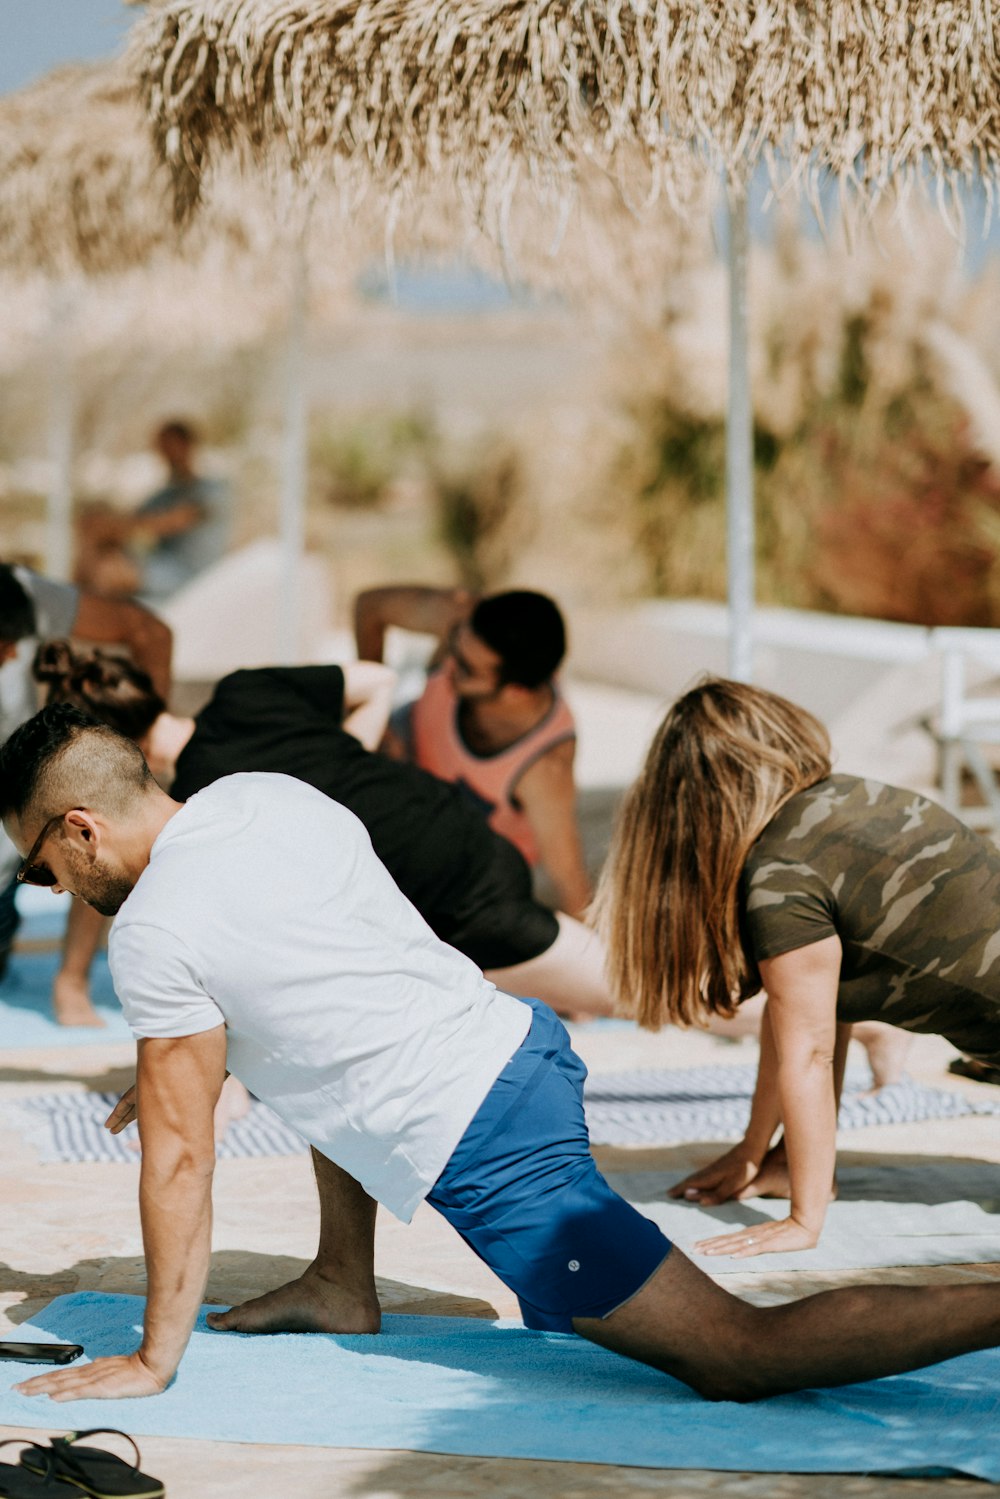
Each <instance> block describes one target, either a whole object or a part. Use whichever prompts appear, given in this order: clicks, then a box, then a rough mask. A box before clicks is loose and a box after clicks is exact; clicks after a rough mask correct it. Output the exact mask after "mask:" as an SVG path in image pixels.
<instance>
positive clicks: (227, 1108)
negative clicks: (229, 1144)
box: [214, 1073, 250, 1144]
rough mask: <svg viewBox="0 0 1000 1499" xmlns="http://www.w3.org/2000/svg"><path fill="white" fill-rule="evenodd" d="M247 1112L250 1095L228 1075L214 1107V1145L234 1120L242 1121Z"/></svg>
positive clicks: (248, 1110)
mask: <svg viewBox="0 0 1000 1499" xmlns="http://www.w3.org/2000/svg"><path fill="white" fill-rule="evenodd" d="M249 1112H250V1094H249V1093H248V1092H247V1090H246V1088H244V1086H243V1084H242V1083H241V1082H240V1080H239V1078H238V1077H233V1075H232V1073H230V1075H229V1076H228V1077H227V1078H226V1081H225V1082H224V1083H223V1085H222V1092H221V1093H220V1094H219V1101H218V1103H217V1104H216V1105H215V1120H214V1123H215V1143H216V1144H218V1143H219V1141H220V1140H221V1139H222V1137H223V1135H224V1134H225V1133H226V1130H227V1129H228V1128H229V1126H230V1125H231V1124H232V1122H233V1120H234V1119H243V1118H245V1117H246V1115H247V1114H248V1113H249Z"/></svg>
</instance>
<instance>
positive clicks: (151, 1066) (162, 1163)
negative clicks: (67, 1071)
mask: <svg viewBox="0 0 1000 1499" xmlns="http://www.w3.org/2000/svg"><path fill="white" fill-rule="evenodd" d="M225 1080H226V1028H225V1026H222V1025H219V1026H215V1027H214V1029H212V1030H210V1031H202V1032H201V1033H200V1034H198V1035H196V1036H183V1037H179V1038H177V1039H171V1040H144V1041H140V1042H139V1065H138V1074H137V1097H138V1105H139V1139H140V1141H141V1143H142V1168H141V1173H140V1177H139V1215H140V1218H141V1220H142V1243H143V1249H144V1252H145V1255H146V1275H147V1285H148V1291H147V1301H146V1318H145V1325H144V1329H143V1339H142V1346H141V1347H140V1349H139V1356H140V1358H141V1359H142V1361H143V1363H144V1364H146V1366H147V1367H148V1368H150V1369H151V1370H152V1371H153V1372H154V1374H156V1376H157V1377H158V1378H159V1379H161V1380H162V1381H163V1382H164V1383H166V1382H167V1381H168V1380H169V1379H170V1378H171V1377H172V1376H173V1374H174V1371H175V1370H176V1368H177V1365H178V1364H179V1363H180V1360H181V1355H182V1353H183V1352H184V1349H185V1347H186V1346H187V1341H188V1338H189V1337H190V1336H191V1329H192V1327H193V1326H194V1322H195V1318H196V1317H197V1315H198V1308H199V1307H200V1306H201V1301H202V1297H203V1295H204V1293H205V1282H206V1281H207V1279H208V1266H209V1258H210V1255H211V1249H212V1176H213V1173H214V1171H215V1131H214V1123H213V1115H214V1111H215V1105H216V1104H217V1103H218V1101H219V1094H220V1093H221V1092H222V1085H223V1083H224V1082H225Z"/></svg>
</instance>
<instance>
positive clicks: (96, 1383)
mask: <svg viewBox="0 0 1000 1499" xmlns="http://www.w3.org/2000/svg"><path fill="white" fill-rule="evenodd" d="M168 1384H169V1380H165V1379H161V1378H160V1377H159V1375H156V1374H154V1373H153V1371H152V1369H150V1368H148V1367H147V1366H146V1365H145V1364H144V1363H143V1361H142V1359H141V1358H140V1357H139V1355H138V1354H137V1353H131V1354H129V1355H128V1357H121V1358H97V1359H95V1360H94V1362H93V1363H92V1364H83V1365H81V1366H80V1368H78V1369H58V1370H56V1371H54V1372H52V1373H49V1374H36V1375H35V1377H34V1378H33V1379H26V1380H25V1381H24V1383H23V1384H19V1385H15V1386H14V1388H15V1390H17V1392H18V1394H19V1395H48V1397H49V1399H50V1400H56V1401H60V1402H61V1401H64V1400H128V1399H130V1398H134V1397H139V1396H142V1395H159V1394H160V1392H161V1390H165V1389H166V1387H167V1385H168Z"/></svg>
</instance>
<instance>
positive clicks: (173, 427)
mask: <svg viewBox="0 0 1000 1499" xmlns="http://www.w3.org/2000/svg"><path fill="white" fill-rule="evenodd" d="M156 436H157V439H158V440H161V439H163V438H165V437H176V438H177V440H178V442H188V443H191V445H192V446H193V445H194V444H195V443H196V442H197V441H198V434H197V432H196V431H195V430H194V428H193V427H192V426H191V425H190V423H188V422H181V421H170V422H164V423H163V425H162V426H161V427H158V428H157V431H156Z"/></svg>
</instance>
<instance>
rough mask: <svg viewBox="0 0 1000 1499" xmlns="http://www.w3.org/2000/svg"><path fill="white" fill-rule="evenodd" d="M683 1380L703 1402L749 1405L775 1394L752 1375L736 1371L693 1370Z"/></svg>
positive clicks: (683, 1376)
mask: <svg viewBox="0 0 1000 1499" xmlns="http://www.w3.org/2000/svg"><path fill="white" fill-rule="evenodd" d="M681 1378H683V1379H684V1382H685V1383H686V1384H689V1385H690V1386H691V1388H692V1389H693V1390H694V1391H695V1393H696V1394H698V1395H700V1396H701V1397H702V1399H703V1400H712V1401H716V1402H720V1403H721V1402H728V1403H729V1404H732V1405H747V1404H749V1403H750V1402H751V1401H753V1400H763V1399H765V1398H766V1397H767V1396H768V1395H770V1394H773V1393H774V1391H773V1390H769V1389H767V1388H766V1387H765V1386H763V1385H762V1384H761V1382H760V1381H758V1380H756V1379H754V1378H753V1377H752V1375H750V1374H747V1373H745V1372H744V1371H737V1370H734V1369H725V1370H708V1371H702V1370H699V1371H693V1370H692V1371H690V1372H689V1373H687V1374H686V1375H682V1376H681Z"/></svg>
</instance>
